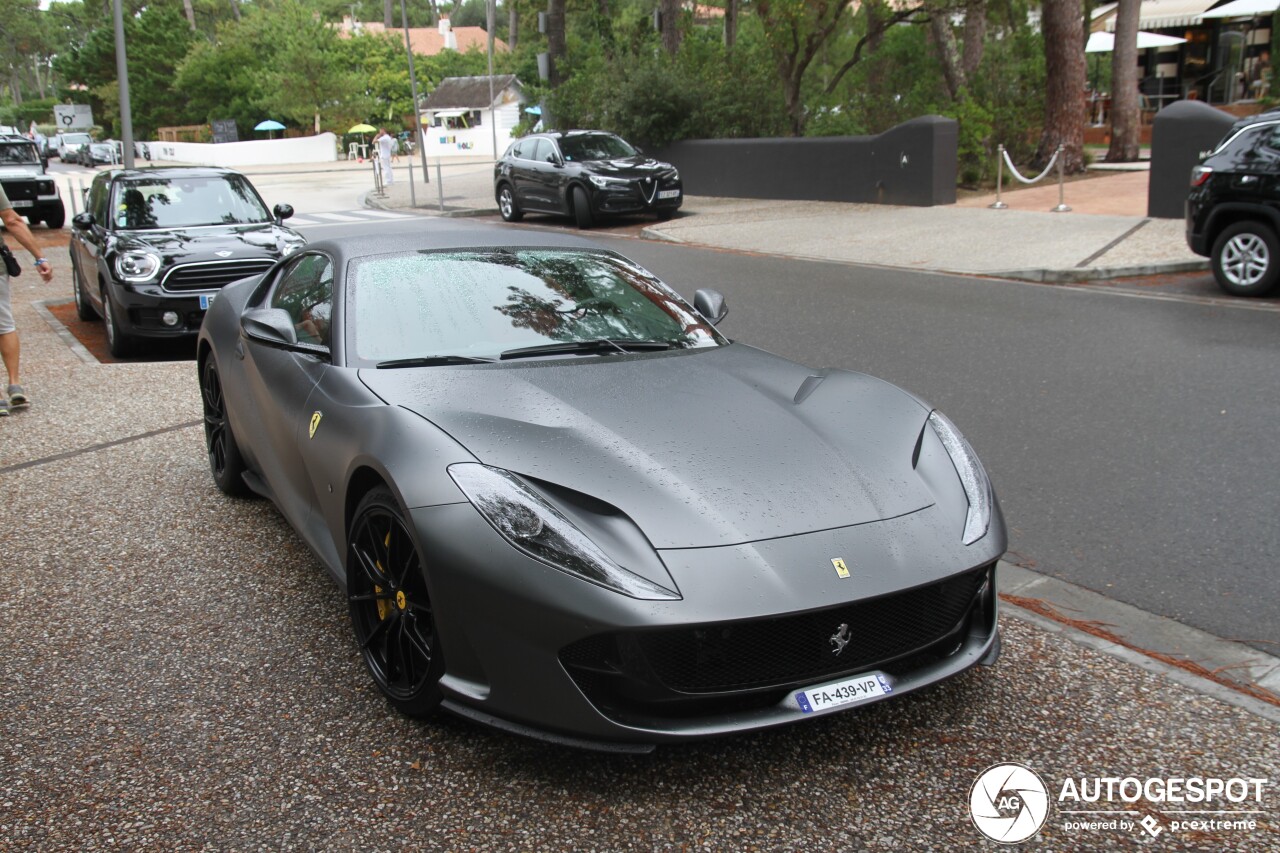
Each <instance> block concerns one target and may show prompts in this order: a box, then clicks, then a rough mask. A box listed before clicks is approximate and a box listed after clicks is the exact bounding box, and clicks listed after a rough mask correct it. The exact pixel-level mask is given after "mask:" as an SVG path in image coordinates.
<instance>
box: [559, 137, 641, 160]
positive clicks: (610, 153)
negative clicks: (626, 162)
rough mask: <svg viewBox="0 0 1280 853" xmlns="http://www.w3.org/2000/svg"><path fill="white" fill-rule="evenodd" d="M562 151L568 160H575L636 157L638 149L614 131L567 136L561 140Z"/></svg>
mask: <svg viewBox="0 0 1280 853" xmlns="http://www.w3.org/2000/svg"><path fill="white" fill-rule="evenodd" d="M560 153H561V154H563V155H564V159H565V161H566V162H572V161H574V160H616V159H617V158H619V157H634V156H636V149H634V148H632V147H631V146H630V145H628V144H627V143H626V141H625V140H624V139H622V137H619V136H614V135H613V134H612V133H592V134H590V135H587V136H566V137H565V138H563V139H561V140H560Z"/></svg>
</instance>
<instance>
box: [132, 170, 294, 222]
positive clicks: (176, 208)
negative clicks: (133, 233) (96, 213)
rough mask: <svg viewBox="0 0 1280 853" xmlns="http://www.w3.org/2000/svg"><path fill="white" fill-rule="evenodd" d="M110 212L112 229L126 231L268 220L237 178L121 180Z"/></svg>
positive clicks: (249, 187)
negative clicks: (112, 221) (113, 223)
mask: <svg viewBox="0 0 1280 853" xmlns="http://www.w3.org/2000/svg"><path fill="white" fill-rule="evenodd" d="M111 210H112V216H113V217H114V221H115V225H116V227H117V228H124V229H128V230H147V229H153V228H191V227H195V226H199V225H241V224H249V223H256V222H268V221H270V218H271V217H270V216H269V215H268V214H267V209H266V207H265V206H264V205H263V203H262V199H260V198H258V193H257V192H256V191H255V190H254V188H253V186H252V185H251V184H250V183H249V182H248V181H247V180H246V179H245V178H244V177H242V176H240V175H216V176H212V177H199V178H153V177H150V176H148V177H146V178H137V179H134V180H128V181H121V182H120V183H118V184H116V188H115V198H114V199H113V200H112V204H111Z"/></svg>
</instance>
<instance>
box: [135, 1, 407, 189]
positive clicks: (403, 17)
mask: <svg viewBox="0 0 1280 853" xmlns="http://www.w3.org/2000/svg"><path fill="white" fill-rule="evenodd" d="M116 2H117V3H119V2H120V0H116ZM400 23H401V24H402V25H403V26H404V51H405V53H407V54H409V92H410V93H411V95H412V96H413V128H414V131H415V132H416V133H417V134H418V150H419V152H420V153H421V155H422V182H423V183H425V184H429V183H431V175H430V174H428V173H427V137H426V136H424V135H423V133H422V111H421V110H419V109H418V75H417V74H416V73H415V72H414V70H413V45H412V44H410V43H409V14H408V13H407V12H406V11H405V9H404V0H400Z"/></svg>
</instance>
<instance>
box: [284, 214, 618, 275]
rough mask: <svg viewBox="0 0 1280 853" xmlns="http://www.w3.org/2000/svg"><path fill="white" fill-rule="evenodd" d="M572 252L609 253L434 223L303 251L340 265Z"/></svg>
mask: <svg viewBox="0 0 1280 853" xmlns="http://www.w3.org/2000/svg"><path fill="white" fill-rule="evenodd" d="M526 248H537V249H569V250H575V249H576V250H579V251H589V252H605V251H610V250H609V249H606V248H605V247H604V246H601V245H599V244H597V243H593V242H592V241H590V240H586V239H583V238H581V237H574V236H572V235H565V234H556V233H543V232H538V231H525V230H523V229H521V230H520V231H518V232H517V231H513V230H511V229H508V228H500V227H498V226H493V225H490V226H484V225H471V224H459V225H454V224H452V223H449V224H440V225H437V224H433V225H431V226H430V227H429V228H428V229H427V230H425V231H424V232H422V233H420V234H413V235H405V234H395V235H390V234H389V235H359V236H352V237H333V238H330V239H328V240H317V241H315V242H312V243H308V244H307V246H306V248H305V249H304V250H303V251H311V250H315V251H319V252H324V253H325V254H327V255H330V256H332V257H333V259H334V260H335V261H336V262H337V264H338V265H339V266H346V264H347V263H348V262H350V261H353V260H355V259H357V258H364V257H372V256H376V255H396V254H403V253H405V252H424V251H427V252H429V251H439V250H447V249H458V250H467V249H526Z"/></svg>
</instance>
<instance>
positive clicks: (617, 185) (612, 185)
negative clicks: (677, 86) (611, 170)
mask: <svg viewBox="0 0 1280 853" xmlns="http://www.w3.org/2000/svg"><path fill="white" fill-rule="evenodd" d="M588 177H589V178H590V180H591V183H593V184H595V185H596V186H598V187H599V188H600V189H602V190H619V189H623V188H625V187H627V186H630V184H631V182H630V181H626V180H623V179H622V178H605V177H602V176H600V175H590V176H588Z"/></svg>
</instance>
